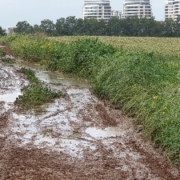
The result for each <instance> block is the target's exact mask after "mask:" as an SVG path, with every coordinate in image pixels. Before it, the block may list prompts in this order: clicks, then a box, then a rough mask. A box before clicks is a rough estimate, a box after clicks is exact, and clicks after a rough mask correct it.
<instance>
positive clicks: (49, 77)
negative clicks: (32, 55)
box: [20, 62, 90, 88]
mask: <svg viewBox="0 0 180 180" xmlns="http://www.w3.org/2000/svg"><path fill="white" fill-rule="evenodd" d="M20 66H24V67H26V68H33V69H37V70H40V71H39V72H37V73H36V76H37V77H38V78H39V79H40V80H41V81H44V82H46V83H53V84H63V85H65V86H77V87H80V88H90V85H89V83H88V82H87V81H86V80H84V79H81V78H79V77H77V76H75V75H71V74H65V73H61V72H57V71H53V72H52V71H44V69H43V66H40V65H39V64H35V63H31V62H21V63H20Z"/></svg>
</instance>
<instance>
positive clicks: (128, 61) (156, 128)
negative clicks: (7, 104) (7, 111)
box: [1, 35, 180, 164]
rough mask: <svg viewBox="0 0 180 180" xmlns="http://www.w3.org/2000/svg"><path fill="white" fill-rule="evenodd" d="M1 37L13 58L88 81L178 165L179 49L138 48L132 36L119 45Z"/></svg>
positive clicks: (94, 89)
mask: <svg viewBox="0 0 180 180" xmlns="http://www.w3.org/2000/svg"><path fill="white" fill-rule="evenodd" d="M136 40H137V39H136ZM142 40H143V39H140V42H141V41H142ZM1 41H4V42H6V43H7V44H8V45H9V47H10V49H11V51H12V52H13V53H14V55H16V56H19V57H21V58H23V59H26V60H30V61H38V62H40V63H41V64H43V65H45V66H46V67H47V68H48V69H51V70H60V71H64V72H70V73H75V74H77V75H79V76H82V77H85V78H87V79H89V81H90V82H91V83H92V87H93V91H94V92H95V93H96V94H97V95H98V96H99V97H101V98H105V99H108V100H109V101H110V102H111V103H113V104H115V105H116V107H118V108H120V109H121V110H122V111H123V112H124V113H125V114H126V115H129V116H131V117H134V118H135V122H136V124H142V125H143V127H144V135H145V136H146V137H148V138H149V139H151V140H152V141H154V142H155V144H156V145H157V146H160V147H161V148H162V149H163V150H165V151H166V152H167V155H168V157H169V158H170V159H171V160H172V162H173V163H177V164H180V138H179V137H180V61H179V54H178V53H179V52H177V53H175V55H173V53H168V52H169V50H168V49H171V48H172V47H171V45H170V44H164V46H166V49H167V51H166V50H165V47H163V48H164V49H163V50H164V54H163V51H162V49H160V50H157V47H159V48H161V46H159V45H158V44H154V49H153V43H152V44H150V45H149V47H151V46H152V47H151V51H148V48H147V47H148V45H147V46H146V47H145V48H144V49H143V51H142V50H141V48H139V49H138V47H141V45H140V44H138V41H134V43H133V42H132V39H130V40H129V41H131V42H132V45H131V44H129V45H126V46H124V44H122V45H118V47H119V48H115V47H113V46H111V45H107V44H108V43H107V42H106V44H104V43H102V42H100V41H99V40H97V39H95V38H91V39H90V38H89V39H85V38H82V39H78V40H74V41H69V42H68V43H64V42H58V41H53V40H48V39H45V38H44V39H43V38H39V37H33V36H19V35H15V36H10V37H6V38H3V39H2V38H1ZM151 41H153V39H152V40H151ZM160 41H161V39H159V44H161V42H160ZM162 41H163V42H166V39H162ZM167 41H168V40H167ZM175 41H178V40H176V39H175ZM148 42H149V41H146V43H147V44H148ZM176 45H177V46H178V47H177V48H179V45H178V44H176ZM115 46H116V47H117V44H116V45H115ZM135 46H137V48H136V47H135ZM127 47H129V49H128V48H127ZM131 47H134V48H132V49H131ZM35 81H36V80H35ZM35 84H36V83H35ZM37 84H39V83H37ZM27 90H28V88H27ZM35 93H37V92H35ZM38 93H39V92H38ZM29 94H30V93H29ZM33 94H34V92H33V93H32V94H31V96H33ZM35 97H36V96H35ZM29 101H30V100H28V103H29ZM38 102H39V101H38Z"/></svg>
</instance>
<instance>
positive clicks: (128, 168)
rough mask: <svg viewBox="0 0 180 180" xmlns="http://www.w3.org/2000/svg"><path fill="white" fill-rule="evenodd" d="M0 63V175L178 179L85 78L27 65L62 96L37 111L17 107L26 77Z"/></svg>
mask: <svg viewBox="0 0 180 180" xmlns="http://www.w3.org/2000/svg"><path fill="white" fill-rule="evenodd" d="M0 67H1V68H0V76H1V77H0V86H1V89H0V105H1V106H0V109H1V112H2V113H0V121H1V122H3V121H7V122H6V123H4V124H6V125H4V126H2V127H1V126H0V128H1V129H0V144H1V145H0V179H3V180H4V179H13V180H14V179H33V180H34V179H108V180H109V179H113V180H114V179H117V180H118V179H122V180H124V179H128V180H131V179H132V180H134V179H138V180H141V179H142V180H143V179H147V180H165V179H169V180H171V179H172V180H173V179H179V177H180V176H179V171H178V169H177V168H176V167H173V166H170V165H169V164H168V162H167V161H166V158H165V157H164V156H163V155H162V153H161V151H157V150H154V148H153V147H152V145H151V144H150V143H149V142H145V141H144V140H143V139H142V138H141V133H137V132H136V130H135V129H134V127H133V125H132V121H133V120H132V119H128V118H126V117H124V116H122V114H121V111H119V110H115V109H112V108H110V107H109V106H108V105H105V104H104V102H102V101H100V100H99V99H98V98H97V97H95V96H94V95H92V93H91V91H90V90H89V89H88V87H89V85H88V86H86V82H85V83H84V82H82V81H81V80H80V81H79V80H75V79H71V78H70V77H69V78H66V76H65V75H61V74H60V73H54V74H53V73H52V74H51V73H50V72H47V71H44V70H42V69H41V70H40V69H38V68H37V69H36V68H35V67H31V68H34V69H35V71H36V75H37V77H39V78H40V79H41V80H42V81H43V82H45V83H47V84H48V85H49V86H50V87H51V88H54V89H59V90H61V89H63V90H64V91H65V92H66V94H67V96H66V97H65V98H59V99H56V100H55V101H54V102H53V103H51V104H45V105H44V106H43V107H42V108H43V109H44V111H43V112H40V113H38V114H37V113H34V112H33V111H30V112H20V111H19V110H18V108H17V107H15V106H14V105H13V102H14V101H15V98H16V97H17V96H18V95H19V92H20V89H21V88H22V87H24V86H25V85H27V84H28V82H27V81H26V80H25V79H24V78H23V76H22V75H21V74H18V73H17V68H19V67H18V66H15V67H12V66H4V65H3V66H0ZM62 80H64V81H62Z"/></svg>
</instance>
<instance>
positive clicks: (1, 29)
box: [0, 26, 6, 36]
mask: <svg viewBox="0 0 180 180" xmlns="http://www.w3.org/2000/svg"><path fill="white" fill-rule="evenodd" d="M5 35H6V30H5V29H3V28H2V27H1V26H0V36H5Z"/></svg>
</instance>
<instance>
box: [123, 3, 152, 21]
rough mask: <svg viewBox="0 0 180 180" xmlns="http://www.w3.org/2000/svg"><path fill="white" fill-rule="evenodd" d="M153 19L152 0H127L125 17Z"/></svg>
mask: <svg viewBox="0 0 180 180" xmlns="http://www.w3.org/2000/svg"><path fill="white" fill-rule="evenodd" d="M133 16H137V17H138V18H151V17H152V10H151V3H150V0H125V1H124V4H123V17H124V18H129V17H133Z"/></svg>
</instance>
